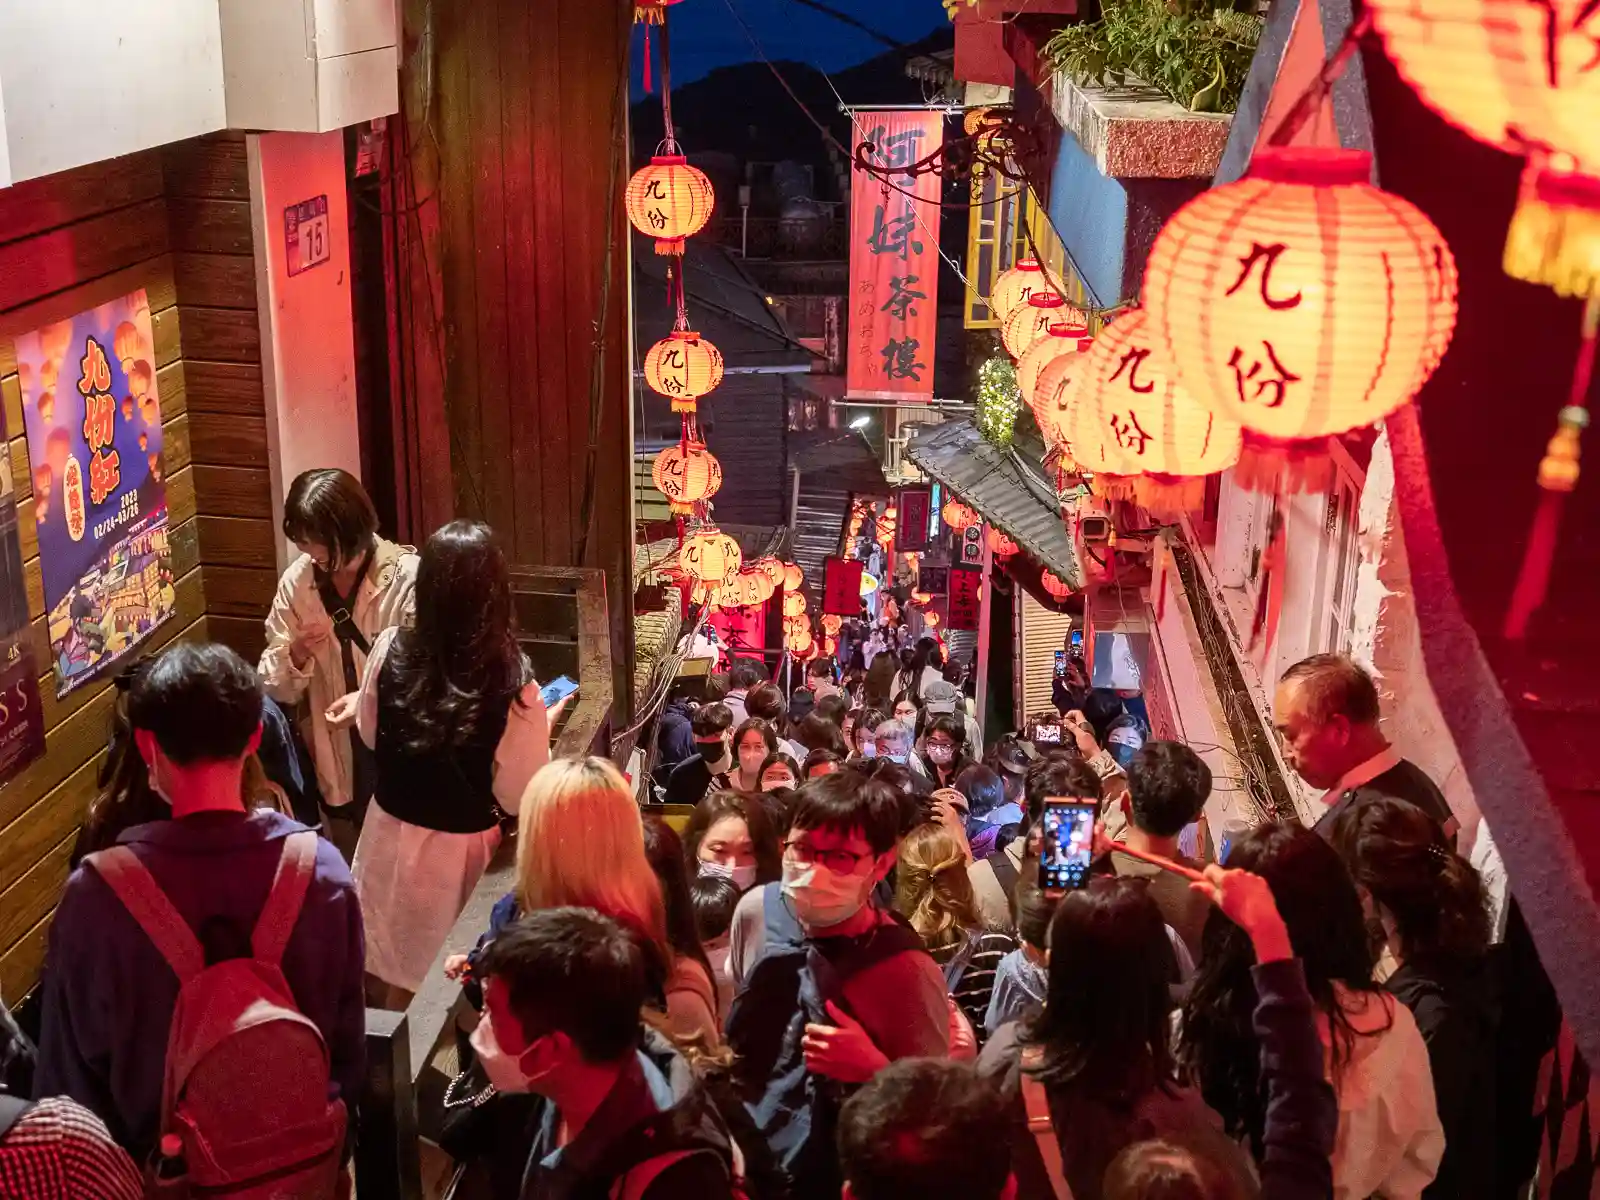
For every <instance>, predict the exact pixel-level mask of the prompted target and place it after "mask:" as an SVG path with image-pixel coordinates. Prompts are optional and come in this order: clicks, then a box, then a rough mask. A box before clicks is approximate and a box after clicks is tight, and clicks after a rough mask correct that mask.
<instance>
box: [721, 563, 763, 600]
mask: <svg viewBox="0 0 1600 1200" xmlns="http://www.w3.org/2000/svg"><path fill="white" fill-rule="evenodd" d="M766 584H767V577H766V576H765V575H763V574H762V573H761V572H760V571H752V570H750V569H749V568H748V567H746V568H744V569H743V570H741V571H740V572H739V573H738V574H737V575H735V576H734V577H733V581H732V582H731V583H729V584H727V585H726V586H725V587H724V588H723V589H722V592H723V595H724V596H725V597H726V599H725V604H726V605H727V606H728V607H732V608H749V607H750V606H751V605H753V604H760V603H761V602H762V600H763V599H764V598H765V597H764V596H763V595H762V592H761V589H762V588H763V587H765V586H766ZM767 594H768V595H771V593H770V592H769V593H767Z"/></svg>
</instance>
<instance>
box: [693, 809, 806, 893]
mask: <svg viewBox="0 0 1600 1200" xmlns="http://www.w3.org/2000/svg"><path fill="white" fill-rule="evenodd" d="M683 849H684V856H685V859H686V862H687V865H688V868H689V870H690V872H691V873H692V874H695V875H700V876H715V877H717V878H721V879H727V880H729V881H731V882H732V883H733V885H734V886H735V887H736V888H738V889H739V891H740V892H741V893H743V892H747V891H749V890H750V889H751V888H752V887H754V886H755V885H756V884H758V883H771V882H773V881H774V880H776V879H777V878H779V876H780V875H781V874H782V864H781V855H782V850H781V848H780V847H779V845H778V835H777V833H776V831H775V830H774V829H773V827H772V823H771V822H770V821H769V820H768V817H767V810H766V807H765V806H764V805H762V804H760V803H758V802H757V801H756V800H755V798H754V797H750V796H746V795H743V794H741V793H739V792H731V791H723V792H712V793H711V795H709V796H707V797H706V798H705V799H704V800H702V801H700V803H699V804H698V805H696V806H695V810H694V815H692V816H691V817H690V818H689V824H688V826H687V827H686V828H685V829H684V831H683Z"/></svg>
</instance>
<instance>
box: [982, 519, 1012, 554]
mask: <svg viewBox="0 0 1600 1200" xmlns="http://www.w3.org/2000/svg"><path fill="white" fill-rule="evenodd" d="M989 550H990V552H991V553H993V555H994V556H995V557H996V558H1010V557H1011V556H1012V555H1013V554H1015V553H1016V552H1017V544H1016V543H1015V542H1013V541H1012V540H1011V539H1010V538H1008V537H1007V536H1006V535H1005V534H1003V533H1001V532H1000V530H999V529H998V528H996V527H995V526H993V525H991V526H989Z"/></svg>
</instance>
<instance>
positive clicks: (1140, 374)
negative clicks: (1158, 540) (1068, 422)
mask: <svg viewBox="0 0 1600 1200" xmlns="http://www.w3.org/2000/svg"><path fill="white" fill-rule="evenodd" d="M1084 372H1085V375H1086V378H1085V380H1084V383H1083V389H1082V391H1081V392H1080V393H1079V396H1078V404H1077V407H1076V409H1075V410H1074V413H1073V423H1072V428H1071V431H1070V435H1069V436H1070V438H1071V441H1072V445H1073V448H1074V454H1075V456H1076V458H1077V461H1078V463H1079V464H1080V465H1082V466H1084V467H1086V468H1087V469H1089V470H1091V471H1094V470H1098V471H1101V472H1111V474H1110V475H1102V476H1101V479H1100V484H1101V487H1100V488H1099V489H1097V490H1100V491H1102V492H1103V493H1104V494H1105V495H1107V496H1109V497H1111V498H1112V499H1123V500H1125V499H1128V498H1129V497H1133V498H1135V499H1137V500H1138V501H1139V502H1140V503H1141V504H1143V505H1144V506H1145V507H1146V508H1149V509H1151V510H1152V511H1156V512H1160V513H1163V514H1167V513H1175V512H1183V511H1185V510H1187V509H1190V508H1194V507H1196V506H1198V505H1199V503H1200V502H1201V501H1202V500H1203V499H1204V496H1205V476H1207V475H1214V474H1216V473H1217V472H1218V471H1225V470H1227V469H1228V468H1229V467H1231V466H1233V465H1234V463H1236V462H1238V461H1239V453H1240V450H1241V448H1242V440H1241V434H1242V430H1241V429H1240V427H1239V423H1238V422H1237V421H1235V420H1234V419H1233V418H1232V417H1230V416H1226V415H1224V414H1222V413H1219V412H1215V411H1213V410H1212V409H1209V408H1206V407H1205V406H1204V405H1202V404H1200V403H1199V402H1197V401H1196V400H1195V399H1194V398H1193V397H1192V396H1190V395H1189V393H1188V392H1186V391H1184V389H1183V388H1182V387H1181V386H1179V384H1178V382H1177V380H1176V379H1174V378H1173V375H1172V372H1171V371H1169V370H1168V369H1167V366H1166V362H1165V360H1164V359H1163V357H1162V355H1161V352H1160V350H1159V349H1158V348H1157V347H1156V346H1155V345H1154V344H1153V332H1152V330H1151V328H1150V321H1149V314H1148V313H1147V312H1146V311H1145V310H1144V309H1134V310H1132V311H1131V312H1126V313H1124V314H1123V315H1122V316H1121V317H1120V318H1118V320H1117V322H1116V324H1114V325H1110V326H1107V327H1106V330H1105V332H1104V333H1103V334H1101V335H1100V340H1099V341H1097V342H1096V343H1095V345H1094V348H1093V349H1091V350H1090V351H1089V353H1088V355H1087V356H1086V361H1085V363H1084ZM1080 447H1081V450H1080ZM1106 460H1109V461H1106ZM1091 463H1093V465H1091Z"/></svg>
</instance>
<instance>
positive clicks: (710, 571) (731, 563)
mask: <svg viewBox="0 0 1600 1200" xmlns="http://www.w3.org/2000/svg"><path fill="white" fill-rule="evenodd" d="M742 562H743V556H742V555H741V554H740V553H739V543H738V542H736V541H734V540H733V539H732V538H731V537H729V536H728V535H727V534H725V533H723V532H722V531H721V530H720V529H717V528H715V527H713V526H707V527H706V528H704V529H702V530H700V531H699V532H697V533H696V534H694V536H693V537H691V538H690V539H689V540H688V541H687V542H685V543H684V545H683V549H682V550H681V551H680V552H679V553H678V563H679V565H681V566H682V567H683V569H684V572H685V574H687V575H689V576H690V577H691V578H694V579H698V580H700V581H701V582H702V583H715V584H723V583H727V582H729V581H730V580H732V579H733V577H734V576H736V575H737V574H738V573H739V567H740V566H741V565H742Z"/></svg>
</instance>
